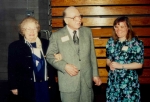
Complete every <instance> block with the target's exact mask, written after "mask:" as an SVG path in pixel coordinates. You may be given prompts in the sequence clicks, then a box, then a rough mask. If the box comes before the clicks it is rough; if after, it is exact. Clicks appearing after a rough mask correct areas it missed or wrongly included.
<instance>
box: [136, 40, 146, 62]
mask: <svg viewBox="0 0 150 102" xmlns="http://www.w3.org/2000/svg"><path fill="white" fill-rule="evenodd" d="M134 45H136V46H135V49H134V51H135V55H134V62H137V63H142V64H143V63H144V45H143V42H142V41H141V40H138V41H137V42H136V43H135V44H134Z"/></svg>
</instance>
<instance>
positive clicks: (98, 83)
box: [93, 77, 102, 86]
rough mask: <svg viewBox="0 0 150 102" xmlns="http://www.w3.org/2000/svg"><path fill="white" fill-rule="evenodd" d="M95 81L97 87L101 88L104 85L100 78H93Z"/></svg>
mask: <svg viewBox="0 0 150 102" xmlns="http://www.w3.org/2000/svg"><path fill="white" fill-rule="evenodd" d="M93 81H94V82H95V85H96V86H100V85H101V84H102V81H101V79H100V77H93Z"/></svg>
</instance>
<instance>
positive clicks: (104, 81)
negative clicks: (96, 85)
mask: <svg viewBox="0 0 150 102" xmlns="http://www.w3.org/2000/svg"><path fill="white" fill-rule="evenodd" d="M100 79H101V81H102V83H107V79H108V78H107V77H103V76H100Z"/></svg>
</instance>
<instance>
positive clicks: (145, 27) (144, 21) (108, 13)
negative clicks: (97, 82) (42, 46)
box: [50, 0, 150, 84]
mask: <svg viewBox="0 0 150 102" xmlns="http://www.w3.org/2000/svg"><path fill="white" fill-rule="evenodd" d="M68 6H75V7H77V9H78V10H79V12H80V13H81V14H82V15H83V20H82V21H83V26H87V27H90V28H91V29H92V32H93V39H94V44H95V52H96V56H97V61H98V68H99V73H100V77H101V79H102V81H103V83H106V82H107V76H108V72H107V70H106V49H105V46H106V43H107V40H108V38H109V37H111V35H112V26H113V21H114V20H115V19H116V18H117V17H118V16H122V15H124V16H128V17H129V19H130V21H131V24H132V26H133V29H134V31H135V32H136V34H137V36H138V37H139V39H141V40H143V42H144V47H145V52H144V56H145V60H144V66H143V70H140V71H142V73H141V74H139V80H140V83H146V84H148V83H150V0H51V10H50V11H51V15H52V19H51V27H52V31H53V32H54V31H56V30H57V29H59V28H62V27H63V17H62V12H63V10H64V9H65V8H66V7H68Z"/></svg>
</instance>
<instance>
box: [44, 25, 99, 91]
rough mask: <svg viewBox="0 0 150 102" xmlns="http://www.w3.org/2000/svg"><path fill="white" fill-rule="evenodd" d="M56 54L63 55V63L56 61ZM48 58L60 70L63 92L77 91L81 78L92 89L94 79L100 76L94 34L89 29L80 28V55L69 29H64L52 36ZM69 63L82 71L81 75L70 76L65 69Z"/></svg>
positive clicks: (59, 76)
mask: <svg viewBox="0 0 150 102" xmlns="http://www.w3.org/2000/svg"><path fill="white" fill-rule="evenodd" d="M56 53H60V54H61V55H62V60H61V61H55V58H54V54H56ZM46 56H47V57H46V58H47V61H48V62H49V63H50V64H51V65H52V66H53V67H54V68H56V69H57V70H58V82H59V90H60V91H61V92H74V91H76V89H77V86H78V85H79V81H80V77H84V79H85V81H86V84H87V85H88V87H89V88H92V78H93V77H94V76H99V75H98V69H97V61H96V56H95V49H94V45H93V37H92V32H91V30H90V29H89V28H87V27H83V26H82V27H80V28H79V54H78V52H77V50H76V49H75V45H74V42H73V40H72V38H71V36H70V34H69V31H68V29H67V27H64V28H62V29H60V30H58V31H56V32H54V33H53V34H52V35H51V37H50V46H49V48H48V50H47V55H46ZM67 63H68V64H73V65H75V66H76V67H77V68H78V69H79V70H80V72H79V74H78V75H76V76H70V75H69V74H68V73H67V72H66V71H65V69H64V68H65V65H66V64H67Z"/></svg>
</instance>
